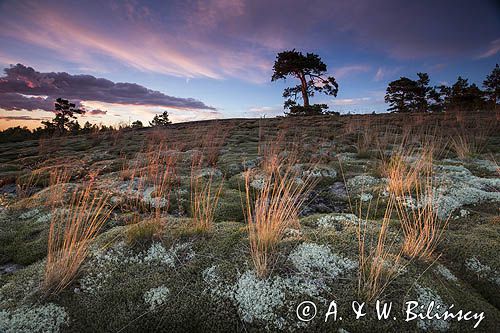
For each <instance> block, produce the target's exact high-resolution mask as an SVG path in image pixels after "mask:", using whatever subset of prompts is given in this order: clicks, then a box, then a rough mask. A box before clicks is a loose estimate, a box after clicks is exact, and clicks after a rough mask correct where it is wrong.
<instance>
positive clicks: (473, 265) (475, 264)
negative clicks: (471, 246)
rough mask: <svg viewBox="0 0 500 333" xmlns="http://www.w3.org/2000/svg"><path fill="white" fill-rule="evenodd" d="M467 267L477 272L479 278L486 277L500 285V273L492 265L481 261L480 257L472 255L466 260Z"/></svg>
mask: <svg viewBox="0 0 500 333" xmlns="http://www.w3.org/2000/svg"><path fill="white" fill-rule="evenodd" d="M465 268H466V269H467V270H468V271H471V272H473V273H475V274H476V275H477V277H478V278H480V279H486V280H488V281H490V282H492V283H494V284H496V285H498V286H500V274H499V273H498V272H497V271H496V270H494V269H492V268H491V267H490V266H488V265H485V264H483V263H481V262H480V261H479V259H478V258H476V257H472V258H469V259H467V260H466V261H465Z"/></svg>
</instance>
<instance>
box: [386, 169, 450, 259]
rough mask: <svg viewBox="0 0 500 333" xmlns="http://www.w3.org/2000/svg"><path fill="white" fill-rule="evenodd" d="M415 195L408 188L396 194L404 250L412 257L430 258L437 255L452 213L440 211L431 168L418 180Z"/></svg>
mask: <svg viewBox="0 0 500 333" xmlns="http://www.w3.org/2000/svg"><path fill="white" fill-rule="evenodd" d="M413 192H414V196H412V193H410V192H408V193H406V194H404V195H402V196H399V197H396V198H395V200H396V211H397V214H398V217H399V220H400V223H401V228H402V230H403V234H404V240H403V247H402V250H403V253H404V254H405V255H406V256H407V257H409V258H417V259H422V260H429V259H431V258H432V257H433V256H434V252H435V250H436V247H437V245H438V244H439V242H440V240H441V238H442V235H443V232H444V230H445V228H446V226H447V224H448V220H449V217H448V218H447V219H446V220H444V221H442V220H441V219H440V218H439V217H438V215H437V209H436V201H437V200H438V197H437V194H436V193H435V189H434V184H433V173H432V168H428V169H426V170H424V174H423V176H422V177H421V178H419V179H418V180H417V181H416V183H415V190H414V191H413Z"/></svg>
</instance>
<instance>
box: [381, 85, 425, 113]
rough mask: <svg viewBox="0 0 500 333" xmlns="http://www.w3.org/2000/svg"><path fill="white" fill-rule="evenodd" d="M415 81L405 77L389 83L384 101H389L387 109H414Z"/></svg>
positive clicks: (396, 110)
mask: <svg viewBox="0 0 500 333" xmlns="http://www.w3.org/2000/svg"><path fill="white" fill-rule="evenodd" d="M416 92H417V83H416V82H415V81H413V80H411V79H409V78H407V77H401V78H399V79H398V80H395V81H392V82H390V83H389V86H388V87H387V90H386V94H385V102H386V103H389V108H388V109H387V110H388V111H393V112H410V111H414V110H415V100H416Z"/></svg>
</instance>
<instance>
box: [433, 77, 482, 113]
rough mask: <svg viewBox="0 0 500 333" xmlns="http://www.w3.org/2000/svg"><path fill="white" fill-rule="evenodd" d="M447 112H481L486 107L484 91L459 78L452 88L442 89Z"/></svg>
mask: <svg viewBox="0 0 500 333" xmlns="http://www.w3.org/2000/svg"><path fill="white" fill-rule="evenodd" d="M441 92H442V94H443V101H444V107H445V110H447V111H479V110H481V109H483V108H484V107H485V102H484V99H483V95H484V93H483V91H481V89H479V87H478V86H477V85H476V84H474V83H473V84H469V82H468V80H467V79H464V78H462V77H461V76H459V77H458V78H457V81H456V82H455V83H454V84H453V85H452V86H451V87H441Z"/></svg>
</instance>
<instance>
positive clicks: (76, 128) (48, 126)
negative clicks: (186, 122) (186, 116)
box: [0, 98, 172, 143]
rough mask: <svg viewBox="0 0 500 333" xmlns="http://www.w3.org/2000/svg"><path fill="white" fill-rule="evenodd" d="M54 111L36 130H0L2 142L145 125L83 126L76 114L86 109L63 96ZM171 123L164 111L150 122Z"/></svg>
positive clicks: (165, 124) (87, 124) (13, 128)
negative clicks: (52, 115)
mask: <svg viewBox="0 0 500 333" xmlns="http://www.w3.org/2000/svg"><path fill="white" fill-rule="evenodd" d="M54 112H55V117H54V118H53V119H52V120H47V121H42V125H43V127H37V128H36V129H34V130H30V129H28V128H27V127H26V126H24V127H21V126H16V127H9V128H7V129H5V130H3V131H0V143H4V142H19V141H24V140H33V139H39V138H42V137H52V136H63V135H76V134H90V133H99V132H107V131H114V130H121V129H125V128H132V129H138V128H142V127H144V125H143V123H142V122H141V121H140V120H136V121H134V122H132V123H131V124H130V125H120V126H118V127H113V126H106V125H96V124H91V123H90V122H88V121H87V122H85V124H84V125H83V127H82V126H81V125H80V124H79V123H78V120H77V119H76V115H77V114H80V115H83V114H85V111H84V110H81V109H78V108H77V107H76V104H74V103H71V102H70V101H68V100H66V99H62V98H58V99H57V100H56V102H55V105H54ZM171 123H172V122H171V121H170V120H169V118H168V112H167V111H164V112H163V113H162V114H160V115H155V116H154V118H153V120H152V121H150V122H149V125H150V126H151V127H161V126H168V125H170V124H171Z"/></svg>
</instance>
